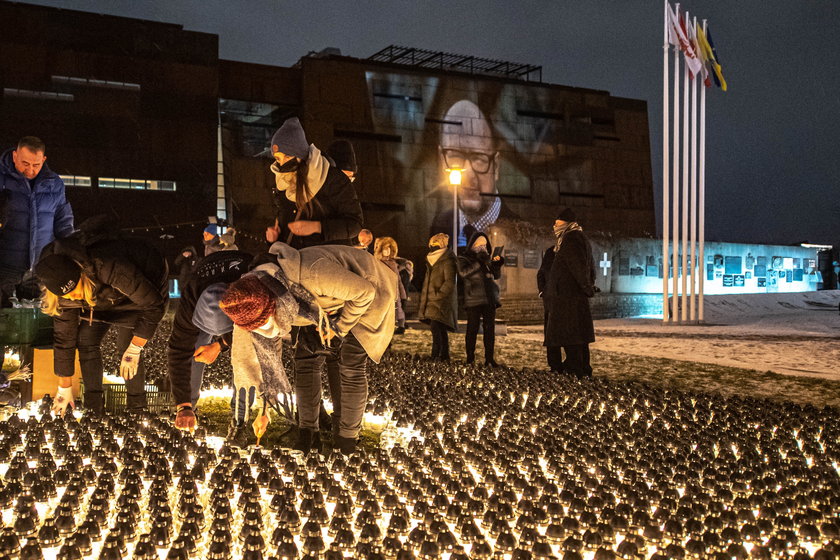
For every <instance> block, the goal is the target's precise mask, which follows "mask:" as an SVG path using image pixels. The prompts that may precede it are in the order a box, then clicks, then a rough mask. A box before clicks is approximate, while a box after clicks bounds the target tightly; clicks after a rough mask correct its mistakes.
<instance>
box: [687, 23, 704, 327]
mask: <svg viewBox="0 0 840 560" xmlns="http://www.w3.org/2000/svg"><path fill="white" fill-rule="evenodd" d="M686 24H689V23H688V22H686ZM696 28H697V16H695V17H694V28H693V29H696ZM692 31H693V33H694V34H695V35H696V34H697V32H696V31H694V30H692ZM701 76H702V72H701V73H700V74H698V75H697V76H695V77H694V80H693V81H692V83H691V264H690V266H689V268H690V270H691V275H690V278H691V286H690V292H689V293H690V297H691V305H690V307H689V309H690V311H691V312H690V315H689V320H690V321H691V322H694V321H696V320H697V301H696V298H695V297H694V293H695V287H694V286H695V282H696V277H695V270H697V260H696V259H697V85H698V84H697V82H699V81H700V80H699V78H700V77H701Z"/></svg>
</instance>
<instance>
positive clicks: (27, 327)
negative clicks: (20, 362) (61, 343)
mask: <svg viewBox="0 0 840 560" xmlns="http://www.w3.org/2000/svg"><path fill="white" fill-rule="evenodd" d="M52 342H53V319H52V317H50V316H48V315H45V314H44V313H43V312H42V311H41V310H40V309H32V308H28V307H27V308H15V309H0V345H2V346H14V345H18V344H27V345H29V346H51V345H52Z"/></svg>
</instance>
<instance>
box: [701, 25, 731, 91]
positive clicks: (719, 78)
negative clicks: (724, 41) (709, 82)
mask: <svg viewBox="0 0 840 560" xmlns="http://www.w3.org/2000/svg"><path fill="white" fill-rule="evenodd" d="M706 39H708V42H709V50H710V51H711V53H712V61H713V62H712V68H714V70H715V84H717V86H718V87H719V88H720V89H722V90H723V91H726V80H724V79H723V68H721V67H720V57H718V54H717V50H715V42H714V41H713V40H712V30H711V29H709V28H708V27H707V28H706Z"/></svg>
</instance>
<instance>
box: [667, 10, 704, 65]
mask: <svg viewBox="0 0 840 560" xmlns="http://www.w3.org/2000/svg"><path fill="white" fill-rule="evenodd" d="M668 23H669V25H668V41H669V42H670V43H671V44H672V45H676V46H679V47H680V50H681V51H682V52H683V56H684V57H685V64H686V66H688V69H689V71H690V72H691V74H692V75H693V76H696V75H697V73H698V72H700V69H701V68H702V67H703V63H702V62H700V59H699V58H697V52H695V50H694V46H693V45H692V43H691V41H690V40H689V38H688V37H687V36H686V33H685V31H683V27H682V25H681V24H680V18H679V17H677V14H676V13H674V10H673V8H671V6H670V5H669V6H668Z"/></svg>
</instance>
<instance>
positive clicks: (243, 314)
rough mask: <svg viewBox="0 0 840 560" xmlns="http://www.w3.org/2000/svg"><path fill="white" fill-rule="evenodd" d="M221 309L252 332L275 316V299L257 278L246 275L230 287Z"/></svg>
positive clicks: (220, 306)
mask: <svg viewBox="0 0 840 560" xmlns="http://www.w3.org/2000/svg"><path fill="white" fill-rule="evenodd" d="M219 308H221V310H222V311H224V312H225V314H226V315H227V316H228V317H230V319H231V321H233V322H234V324H236V325H237V326H239V327H242V328H243V329H245V330H246V331H252V330H254V329H256V328H257V327H261V326H263V325H264V324H266V323H267V322H268V318H269V317H271V315H273V314H274V298H273V297H271V292H269V291H268V288H266V287H265V286H263V283H262V282H260V280H259V279H258V278H257V277H256V276H252V275H246V276H243V277H242V278H240V279H239V280H237V281H236V282H234V283H233V284H231V285H230V286H229V287H228V289H227V292H225V296H224V297H223V298H222V301H220V302H219Z"/></svg>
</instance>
